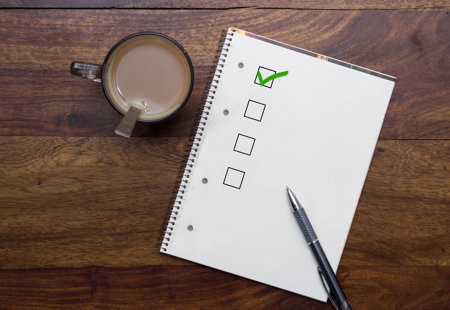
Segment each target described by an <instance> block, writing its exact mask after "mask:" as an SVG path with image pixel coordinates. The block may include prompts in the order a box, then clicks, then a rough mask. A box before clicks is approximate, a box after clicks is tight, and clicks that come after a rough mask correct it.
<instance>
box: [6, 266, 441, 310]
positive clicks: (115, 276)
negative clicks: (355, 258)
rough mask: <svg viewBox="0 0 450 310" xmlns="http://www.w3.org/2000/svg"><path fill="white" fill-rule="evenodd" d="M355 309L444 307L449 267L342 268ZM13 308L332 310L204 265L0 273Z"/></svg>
mask: <svg viewBox="0 0 450 310" xmlns="http://www.w3.org/2000/svg"><path fill="white" fill-rule="evenodd" d="M338 277H339V278H340V279H341V285H342V286H343V289H344V290H345V291H346V292H347V297H348V299H349V300H350V301H351V302H352V307H353V309H364V310H371V309H377V310H384V309H385V310H391V309H398V310H402V309H404V310H407V309H418V310H429V309H446V307H447V305H448V303H449V302H450V294H449V284H450V283H449V277H450V267H448V266H445V267H410V266H383V265H380V266H376V267H374V266H354V267H347V266H345V265H344V266H342V267H340V269H339V272H338ZM0 300H2V306H3V307H4V308H8V309H16V308H17V309H18V308H20V309H36V308H37V307H40V308H52V309H61V308H64V309H305V310H306V309H308V310H318V309H323V310H327V309H331V306H330V305H329V304H324V303H321V302H318V301H315V300H312V299H309V298H304V297H301V296H299V295H296V294H293V293H289V292H286V291H282V290H279V289H276V288H273V287H269V286H266V285H264V284H260V283H257V282H254V281H250V280H247V279H243V278H240V277H236V276H234V275H231V274H228V273H225V272H221V271H216V270H211V269H209V268H207V267H203V266H198V265H196V266H170V265H163V266H149V267H143V268H133V269H125V268H115V269H107V268H99V267H90V268H83V269H49V270H4V271H0Z"/></svg>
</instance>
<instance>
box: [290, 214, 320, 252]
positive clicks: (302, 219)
mask: <svg viewBox="0 0 450 310" xmlns="http://www.w3.org/2000/svg"><path fill="white" fill-rule="evenodd" d="M294 215H295V218H296V219H297V222H298V224H299V225H300V228H301V229H302V232H303V235H304V236H305V239H306V242H308V244H310V243H312V242H314V241H316V240H317V236H316V233H315V232H314V229H313V227H312V225H311V222H310V221H309V219H308V216H307V215H306V212H305V209H303V208H300V209H298V210H296V211H294Z"/></svg>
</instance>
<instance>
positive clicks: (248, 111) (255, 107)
mask: <svg viewBox="0 0 450 310" xmlns="http://www.w3.org/2000/svg"><path fill="white" fill-rule="evenodd" d="M265 109H266V105H265V104H264V103H261V102H256V101H253V100H249V101H248V103H247V107H246V108H245V112H244V116H245V117H247V118H250V119H253V120H255V121H258V122H260V121H261V120H262V117H263V115H264V110H265Z"/></svg>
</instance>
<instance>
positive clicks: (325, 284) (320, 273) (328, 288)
mask: <svg viewBox="0 0 450 310" xmlns="http://www.w3.org/2000/svg"><path fill="white" fill-rule="evenodd" d="M317 271H318V272H319V276H320V280H321V281H322V284H323V287H324V288H325V291H326V292H327V295H328V299H329V300H330V301H331V304H332V305H333V307H334V308H335V309H336V310H339V308H338V306H337V303H336V300H334V298H333V297H332V296H331V291H330V287H329V286H328V284H327V282H326V281H325V277H324V275H323V273H322V269H321V268H320V266H317Z"/></svg>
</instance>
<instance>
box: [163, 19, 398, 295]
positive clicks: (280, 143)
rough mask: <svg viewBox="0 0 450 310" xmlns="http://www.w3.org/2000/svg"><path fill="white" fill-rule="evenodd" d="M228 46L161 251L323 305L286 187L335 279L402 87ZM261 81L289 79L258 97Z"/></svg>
mask: <svg viewBox="0 0 450 310" xmlns="http://www.w3.org/2000/svg"><path fill="white" fill-rule="evenodd" d="M227 38H229V40H227V41H225V42H226V43H227V42H228V43H229V44H230V46H226V47H227V48H228V51H223V54H226V56H225V55H224V56H223V57H222V58H223V59H224V60H225V61H224V62H220V63H222V64H224V67H223V68H220V67H219V69H222V73H221V74H220V75H221V76H220V78H219V83H218V84H217V89H215V88H211V90H215V91H216V92H215V93H214V94H213V93H212V92H211V93H210V95H211V96H214V99H212V102H213V103H212V105H211V109H210V110H208V112H209V115H208V119H207V120H206V125H202V127H204V130H202V131H201V132H202V133H203V135H202V136H201V139H202V140H201V142H200V146H199V149H198V150H196V151H193V154H194V153H195V155H196V156H195V161H194V162H193V165H194V166H193V167H192V169H191V168H190V169H191V170H190V172H186V174H187V175H189V178H186V179H185V180H186V181H187V183H186V182H183V183H182V184H184V185H186V190H185V192H184V193H183V194H182V195H181V193H180V195H179V196H182V198H180V199H179V202H180V203H179V206H180V209H179V210H178V214H177V216H176V220H174V221H173V222H172V224H171V229H170V231H169V230H168V231H167V232H170V233H171V235H170V236H168V235H167V233H166V237H168V239H170V240H168V239H167V240H168V241H167V243H166V245H164V246H162V249H161V252H163V253H167V254H171V255H174V256H178V257H181V258H184V259H188V260H190V261H194V262H197V263H200V264H203V265H206V266H210V267H213V268H217V269H220V270H223V271H226V272H230V273H233V274H236V275H239V276H243V277H246V278H249V279H253V280H256V281H259V282H262V283H266V284H268V285H272V286H275V287H279V288H282V289H285V290H288V291H292V292H295V293H298V294H302V295H305V296H309V297H312V298H315V299H318V300H321V301H326V299H327V295H326V292H325V290H324V288H323V285H322V283H321V281H320V278H319V275H318V272H317V264H316V262H315V260H314V257H313V255H312V253H311V250H310V248H309V247H308V245H307V244H306V241H305V238H304V236H303V234H302V232H301V230H300V228H299V226H298V223H297V222H296V220H295V218H294V216H293V215H292V211H291V207H290V204H289V202H288V198H287V194H286V185H288V186H289V187H290V188H291V189H292V191H293V192H294V193H295V194H296V196H297V197H298V198H299V200H300V202H301V203H302V205H303V207H304V208H305V210H306V212H307V214H308V216H309V219H310V221H311V223H312V225H313V227H314V229H315V231H316V233H317V236H318V237H319V240H320V242H321V244H322V247H323V248H324V251H325V253H326V255H327V256H328V259H329V261H330V264H331V266H332V267H333V270H334V271H336V270H337V267H338V264H339V260H340V257H341V255H342V251H343V249H344V245H345V241H346V238H347V235H348V232H349V229H350V225H351V222H352V219H353V215H354V212H355V209H356V206H357V203H358V200H359V196H360V193H361V190H362V187H363V184H364V180H365V177H366V174H367V171H368V168H369V165H370V161H371V158H372V154H373V152H374V148H375V145H376V142H377V139H378V135H379V132H380V129H381V126H382V123H383V119H384V115H385V113H386V109H387V107H388V103H389V100H390V96H391V93H392V90H393V87H394V81H395V78H393V77H390V76H387V75H383V74H380V73H376V72H373V71H369V70H367V69H363V68H360V67H355V66H352V67H350V65H349V64H347V63H344V62H339V61H336V60H334V59H325V57H323V56H317V54H314V53H311V52H308V51H304V50H300V49H297V48H294V47H290V46H286V45H284V46H282V44H280V43H278V42H276V41H272V40H269V39H266V38H263V37H259V36H256V35H253V34H251V33H248V32H244V31H242V30H237V29H235V28H230V29H229V31H228V34H227ZM308 53H309V54H308ZM333 61H334V62H333ZM239 63H242V64H243V67H242V68H240V67H239ZM258 70H259V71H260V72H261V76H262V77H263V78H266V77H268V76H270V75H271V73H273V72H272V71H270V70H273V71H275V72H278V73H279V72H283V71H288V75H286V76H284V77H280V78H276V79H274V80H272V81H271V82H268V83H266V84H265V85H264V86H261V85H259V84H258V82H259V80H258V78H257V72H258ZM216 73H219V72H216ZM268 86H270V87H268ZM224 110H228V111H229V113H228V115H225V114H224ZM198 137H200V136H198ZM242 176H243V178H242ZM204 178H206V179H207V183H206V184H204V183H203V182H202V180H203V179H204ZM224 183H225V184H224ZM227 184H228V185H227ZM189 226H192V227H190V228H192V230H189V229H188V227H189Z"/></svg>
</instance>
